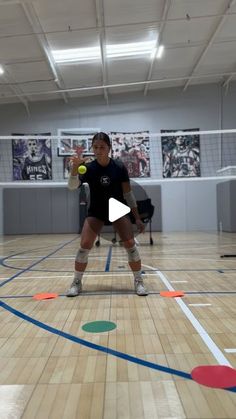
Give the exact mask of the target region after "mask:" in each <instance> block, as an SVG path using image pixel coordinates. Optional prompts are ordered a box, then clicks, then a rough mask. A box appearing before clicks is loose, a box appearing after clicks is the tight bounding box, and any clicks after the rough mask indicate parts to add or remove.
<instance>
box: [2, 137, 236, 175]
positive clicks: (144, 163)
mask: <svg viewBox="0 0 236 419" xmlns="http://www.w3.org/2000/svg"><path fill="white" fill-rule="evenodd" d="M94 132H95V130H91V132H89V129H87V131H86V132H84V133H81V132H80V133H79V134H78V133H75V132H74V130H71V132H70V131H69V130H68V132H64V133H63V135H48V134H49V133H45V135H44V134H38V135H35V134H34V135H28V134H27V135H22V134H20V135H11V136H0V163H1V164H0V182H13V181H18V182H24V181H45V182H48V181H50V182H65V181H66V180H67V178H68V175H69V165H70V159H71V157H72V156H73V155H75V154H76V153H78V152H80V151H81V150H82V151H83V154H84V155H85V156H86V157H87V158H88V157H89V158H90V159H93V158H94V156H93V150H92V138H93V135H94ZM108 135H109V136H110V139H111V146H112V147H111V153H110V155H111V156H112V157H113V158H114V159H120V160H121V161H123V162H124V164H125V166H126V167H127V169H128V172H129V175H130V177H131V178H134V179H135V178H136V179H138V178H140V179H147V180H148V179H153V180H154V179H156V180H161V179H176V178H200V177H203V178H205V177H214V176H236V129H232V130H212V131H199V130H195V129H193V130H187V129H186V130H178V131H171V130H168V131H167V130H163V131H161V132H158V133H152V132H148V131H136V132H124V131H119V132H118V131H113V132H110V133H108Z"/></svg>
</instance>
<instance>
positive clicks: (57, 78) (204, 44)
mask: <svg viewBox="0 0 236 419" xmlns="http://www.w3.org/2000/svg"><path fill="white" fill-rule="evenodd" d="M151 40H155V42H156V44H157V46H158V45H160V44H163V45H164V46H165V51H164V55H163V57H162V58H161V59H157V58H156V57H154V58H151V56H150V55H147V54H146V55H143V56H141V55H140V56H136V57H125V58H123V57H122V58H112V59H108V58H106V54H105V46H106V44H122V43H132V42H143V41H151ZM96 46H100V48H101V51H102V59H99V60H94V61H90V62H89V61H88V62H78V63H69V64H68V63H67V64H56V63H55V61H54V60H53V57H52V53H51V51H52V50H54V49H56V50H60V49H67V48H68V49H69V48H86V47H96ZM0 65H1V66H2V67H3V68H4V70H5V73H4V74H3V75H2V76H0V104H1V103H13V102H22V103H23V104H24V105H25V106H26V107H28V103H29V102H31V101H38V100H48V99H58V98H61V99H62V100H64V101H65V102H69V101H70V99H71V98H72V97H81V96H91V95H103V96H104V98H105V99H106V100H107V101H109V96H111V95H114V94H117V93H121V92H127V91H128V92H131V91H140V92H143V94H144V95H147V94H148V91H150V90H153V89H160V88H166V87H172V86H175V87H176V86H178V87H180V88H181V89H183V90H186V89H187V88H188V87H189V86H191V85H196V84H203V83H220V84H222V85H223V86H225V87H226V88H228V87H229V84H230V82H231V81H233V80H236V0H231V1H230V0H35V1H25V0H0Z"/></svg>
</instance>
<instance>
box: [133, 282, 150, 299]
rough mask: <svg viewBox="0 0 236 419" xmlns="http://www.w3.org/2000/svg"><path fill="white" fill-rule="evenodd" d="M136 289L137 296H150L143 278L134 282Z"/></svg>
mask: <svg viewBox="0 0 236 419" xmlns="http://www.w3.org/2000/svg"><path fill="white" fill-rule="evenodd" d="M134 288H135V291H136V294H137V295H139V296H142V295H148V290H147V288H146V287H145V285H144V283H143V280H142V278H141V279H135V280H134Z"/></svg>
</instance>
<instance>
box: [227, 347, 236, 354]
mask: <svg viewBox="0 0 236 419" xmlns="http://www.w3.org/2000/svg"><path fill="white" fill-rule="evenodd" d="M224 351H225V352H227V353H228V354H236V348H228V349H224Z"/></svg>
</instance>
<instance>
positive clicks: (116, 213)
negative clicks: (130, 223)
mask: <svg viewBox="0 0 236 419" xmlns="http://www.w3.org/2000/svg"><path fill="white" fill-rule="evenodd" d="M129 212H130V207H128V206H127V205H125V204H122V202H120V201H117V199H115V198H110V199H109V208H108V217H109V221H110V222H111V223H113V222H114V221H116V220H119V218H121V217H123V216H124V215H126V214H128V213H129Z"/></svg>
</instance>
